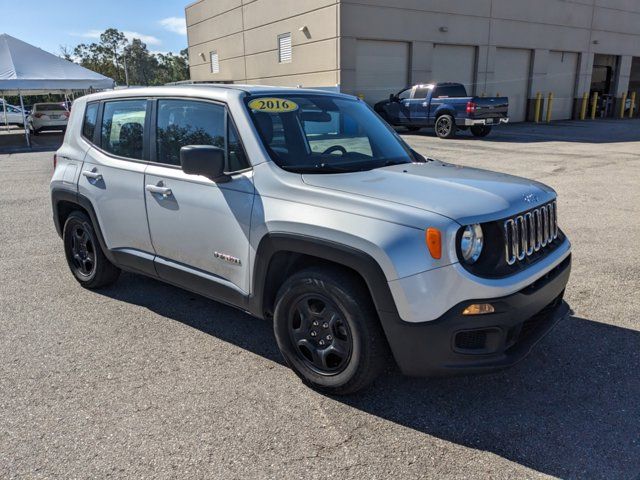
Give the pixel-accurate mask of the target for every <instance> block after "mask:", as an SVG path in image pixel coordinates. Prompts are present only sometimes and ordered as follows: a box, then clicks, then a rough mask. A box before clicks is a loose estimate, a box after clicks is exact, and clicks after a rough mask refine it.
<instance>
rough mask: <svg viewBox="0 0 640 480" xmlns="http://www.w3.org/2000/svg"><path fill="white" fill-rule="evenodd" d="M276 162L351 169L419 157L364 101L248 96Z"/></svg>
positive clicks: (298, 168) (303, 169)
mask: <svg viewBox="0 0 640 480" xmlns="http://www.w3.org/2000/svg"><path fill="white" fill-rule="evenodd" d="M247 107H248V108H249V111H250V112H251V117H252V119H253V122H254V124H255V125H256V129H257V130H258V132H259V133H260V137H261V138H262V141H263V142H264V144H265V146H266V147H267V151H268V152H269V154H270V156H271V158H272V159H273V161H274V162H275V163H276V164H278V165H279V166H280V167H281V168H283V169H285V170H290V171H295V172H300V173H327V172H352V171H362V170H371V169H373V168H379V167H383V166H388V165H396V164H401V163H411V162H413V161H416V159H414V158H413V156H412V153H411V150H410V149H409V147H408V146H407V145H406V144H405V143H404V142H403V141H402V139H401V138H400V137H399V136H398V134H396V133H395V132H394V131H393V130H391V128H389V127H388V126H387V125H386V124H385V123H384V122H383V121H382V120H380V118H379V117H378V116H377V115H376V114H375V113H374V112H373V110H371V109H370V108H369V107H368V106H367V105H366V104H365V103H364V102H362V101H359V100H356V99H350V98H342V97H332V96H328V95H313V94H309V95H306V94H300V95H278V96H274V97H249V98H248V99H247Z"/></svg>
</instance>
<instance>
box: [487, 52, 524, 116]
mask: <svg viewBox="0 0 640 480" xmlns="http://www.w3.org/2000/svg"><path fill="white" fill-rule="evenodd" d="M530 65H531V51H530V50H523V49H516V48H498V49H496V61H495V73H494V79H495V81H494V83H493V84H491V85H487V94H488V95H489V96H493V95H497V94H498V93H499V94H500V96H502V97H509V120H510V121H511V122H524V121H525V120H526V114H527V101H528V98H529V70H530Z"/></svg>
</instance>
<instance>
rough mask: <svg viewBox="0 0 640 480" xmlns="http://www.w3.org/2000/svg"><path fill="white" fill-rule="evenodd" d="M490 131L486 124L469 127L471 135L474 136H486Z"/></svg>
mask: <svg viewBox="0 0 640 480" xmlns="http://www.w3.org/2000/svg"><path fill="white" fill-rule="evenodd" d="M490 133H491V127H490V126H488V125H474V126H473V127H471V135H473V136H474V137H486V136H487V135H489V134H490Z"/></svg>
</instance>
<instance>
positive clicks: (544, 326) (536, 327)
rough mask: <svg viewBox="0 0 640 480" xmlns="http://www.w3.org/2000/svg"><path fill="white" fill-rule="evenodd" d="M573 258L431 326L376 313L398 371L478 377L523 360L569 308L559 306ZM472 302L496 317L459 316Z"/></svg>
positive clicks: (458, 309) (463, 305)
mask: <svg viewBox="0 0 640 480" xmlns="http://www.w3.org/2000/svg"><path fill="white" fill-rule="evenodd" d="M570 271H571V257H570V256H569V257H567V258H566V259H565V260H564V261H562V262H561V263H560V264H559V265H557V266H556V267H555V268H553V269H552V270H550V271H549V272H547V273H546V274H545V275H544V276H543V277H541V278H539V279H537V280H536V281H535V282H534V283H532V284H531V285H529V286H527V287H525V288H523V289H522V290H520V291H518V292H517V293H514V294H512V295H508V296H505V297H500V298H491V299H476V300H469V301H464V302H462V303H459V304H458V305H456V306H455V307H453V308H451V309H450V310H449V311H447V312H446V313H445V314H444V315H442V316H441V317H440V318H438V319H437V320H434V321H430V322H422V323H409V322H404V321H402V320H401V319H399V318H395V319H394V318H392V315H391V314H385V313H384V312H379V313H380V315H381V320H382V323H383V326H384V330H385V333H386V335H387V339H388V340H389V344H390V346H391V350H392V352H393V355H394V357H395V359H396V362H397V364H398V366H399V367H400V370H401V371H402V373H404V374H405V375H410V376H434V375H435V376H438V375H451V374H460V373H481V372H487V371H493V370H498V369H501V368H506V367H509V366H511V365H513V364H515V363H517V362H518V361H520V360H522V359H523V358H524V357H525V356H527V354H528V353H529V352H530V351H531V349H532V348H533V346H534V345H535V344H536V343H537V342H538V341H540V339H542V338H543V337H544V336H545V335H546V334H547V333H548V332H549V331H550V330H551V329H552V328H553V326H554V325H555V324H556V323H557V322H558V321H559V320H561V319H563V318H565V317H567V316H568V315H569V312H570V309H569V306H568V305H567V303H566V302H564V301H563V295H564V290H565V287H566V285H567V282H568V280H569V274H570ZM473 303H491V304H492V305H493V306H494V307H495V310H496V311H495V313H492V314H487V315H471V316H465V315H462V311H463V310H464V309H465V308H466V307H467V306H469V305H470V304H473Z"/></svg>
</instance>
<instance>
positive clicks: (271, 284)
mask: <svg viewBox="0 0 640 480" xmlns="http://www.w3.org/2000/svg"><path fill="white" fill-rule="evenodd" d="M255 258H256V262H255V265H254V269H253V271H254V275H253V298H254V301H255V302H257V305H255V306H256V307H257V308H258V309H259V312H256V313H259V314H260V316H264V317H269V316H270V315H271V314H272V313H273V308H274V303H275V298H276V295H277V293H278V290H279V289H280V286H281V285H282V284H283V283H284V281H285V280H286V279H287V278H288V277H289V276H290V275H292V274H294V273H295V272H297V271H300V270H301V269H303V268H306V267H310V266H326V267H331V268H336V269H339V270H342V271H343V272H345V274H348V275H351V276H353V277H354V278H355V279H356V280H358V281H360V282H362V284H363V285H364V287H365V288H366V289H367V292H368V293H369V296H370V297H371V300H372V301H373V304H374V306H375V308H376V310H378V311H379V312H380V311H385V312H393V313H396V314H397V309H396V306H395V302H394V301H393V297H392V295H391V291H390V289H389V285H388V283H387V279H386V277H385V275H384V272H383V271H382V269H381V268H380V265H379V264H378V262H377V261H376V260H375V259H373V258H372V257H371V256H370V255H369V254H367V253H365V252H362V251H360V250H358V249H356V248H353V247H351V246H348V245H343V244H339V243H336V242H332V241H328V240H324V239H319V238H315V237H310V236H307V235H297V234H284V233H283V234H267V235H266V236H265V237H264V238H263V239H262V240H261V242H260V245H259V246H258V250H257V252H256V257H255Z"/></svg>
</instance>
